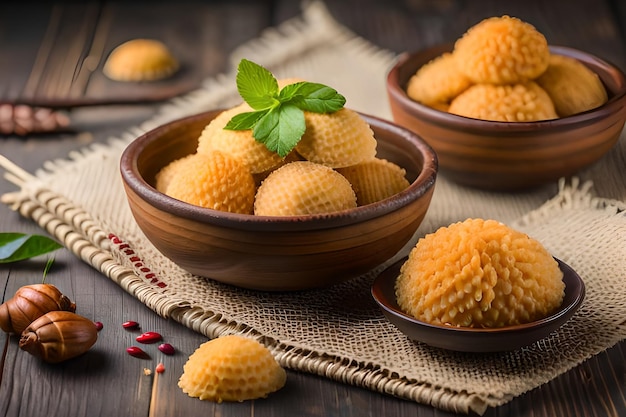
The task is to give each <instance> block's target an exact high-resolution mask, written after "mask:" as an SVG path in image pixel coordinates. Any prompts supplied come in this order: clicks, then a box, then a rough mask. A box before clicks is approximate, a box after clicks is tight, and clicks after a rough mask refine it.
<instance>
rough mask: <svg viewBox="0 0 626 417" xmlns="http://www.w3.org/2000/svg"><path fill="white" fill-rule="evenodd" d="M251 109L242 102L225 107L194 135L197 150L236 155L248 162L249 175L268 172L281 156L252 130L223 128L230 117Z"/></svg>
mask: <svg viewBox="0 0 626 417" xmlns="http://www.w3.org/2000/svg"><path fill="white" fill-rule="evenodd" d="M248 111H252V108H251V107H250V106H248V104H246V103H242V104H240V105H238V106H236V107H233V108H231V109H228V110H225V111H224V112H222V113H221V114H219V115H218V116H217V117H216V118H215V119H213V120H212V121H211V122H210V123H209V124H208V125H207V126H206V127H205V128H204V129H203V131H202V133H201V134H200V137H199V138H198V151H197V152H198V153H207V152H211V151H213V150H219V151H222V152H225V153H228V154H230V155H232V156H234V157H235V158H238V159H240V160H242V161H244V162H245V163H246V165H248V168H249V169H250V172H252V173H253V174H257V173H261V172H265V171H269V170H271V169H273V168H275V167H277V166H279V165H280V164H281V163H282V161H283V159H282V158H281V157H280V156H279V155H278V154H277V153H275V152H272V151H270V150H269V149H267V147H266V146H265V145H264V144H263V143H261V142H257V140H256V139H254V136H252V130H226V129H224V126H226V124H227V123H228V122H229V121H230V119H232V118H233V116H235V115H237V114H240V113H244V112H248Z"/></svg>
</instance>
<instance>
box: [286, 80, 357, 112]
mask: <svg viewBox="0 0 626 417" xmlns="http://www.w3.org/2000/svg"><path fill="white" fill-rule="evenodd" d="M278 99H279V100H280V101H281V102H282V103H285V102H287V101H288V102H290V103H293V104H295V105H296V106H298V107H299V108H300V109H302V110H305V111H310V112H314V113H333V112H336V111H338V110H340V109H341V108H342V107H343V106H344V104H346V98H345V97H344V96H342V95H341V94H339V93H338V92H337V90H335V89H334V88H330V87H328V86H326V85H324V84H319V83H310V82H306V81H305V82H299V83H295V84H290V85H286V86H285V87H284V88H283V89H282V90H280V93H279V97H278Z"/></svg>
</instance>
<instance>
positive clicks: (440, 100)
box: [407, 53, 472, 109]
mask: <svg viewBox="0 0 626 417" xmlns="http://www.w3.org/2000/svg"><path fill="white" fill-rule="evenodd" d="M471 84H472V82H471V81H470V79H469V78H467V76H465V74H464V73H463V72H461V70H460V69H459V67H458V66H457V61H456V60H455V59H454V57H453V56H452V54H451V53H445V54H443V55H440V56H439V57H437V58H435V59H433V60H432V61H430V62H429V63H427V64H426V65H424V66H423V67H421V68H420V69H419V70H418V71H417V72H416V73H415V74H414V75H413V76H412V77H411V78H409V83H408V85H407V95H408V96H409V97H410V98H412V99H413V100H415V101H418V102H420V103H422V104H425V105H427V106H431V107H434V108H437V109H440V108H441V106H442V105H445V103H449V102H450V101H451V100H452V99H453V98H454V97H456V96H458V95H459V94H461V93H462V92H463V91H465V90H466V89H467V88H468V87H469V86H470V85H471Z"/></svg>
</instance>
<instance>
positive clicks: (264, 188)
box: [254, 161, 357, 216]
mask: <svg viewBox="0 0 626 417" xmlns="http://www.w3.org/2000/svg"><path fill="white" fill-rule="evenodd" d="M356 205H357V204H356V195H355V194H354V190H353V189H352V186H351V184H350V182H349V181H348V180H347V179H346V178H345V177H344V176H343V175H341V174H340V173H338V172H337V171H335V170H333V169H332V168H330V167H327V166H325V165H320V164H316V163H314V162H310V161H296V162H291V163H289V164H286V165H283V166H282V167H280V168H278V169H277V170H276V171H274V172H272V173H271V174H270V175H268V176H267V178H266V179H265V180H264V181H263V183H262V184H261V186H260V187H259V188H258V190H257V193H256V198H255V201H254V214H255V215H258V216H300V215H308V214H323V213H331V212H334V211H340V210H346V209H350V208H354V207H356Z"/></svg>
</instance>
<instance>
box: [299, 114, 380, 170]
mask: <svg viewBox="0 0 626 417" xmlns="http://www.w3.org/2000/svg"><path fill="white" fill-rule="evenodd" d="M304 118H305V122H306V131H305V132H304V135H302V138H301V139H300V142H298V144H297V145H296V151H297V152H298V153H299V154H300V155H302V156H303V157H304V159H306V160H308V161H311V162H316V163H318V164H322V165H327V166H329V167H332V168H342V167H347V166H350V165H356V164H358V163H360V162H363V161H367V160H368V159H372V158H374V157H375V156H376V139H374V132H373V131H372V129H371V128H370V126H369V124H368V123H367V122H366V121H365V120H364V119H363V118H362V117H361V116H359V114H358V113H357V112H355V111H354V110H350V109H348V108H346V107H344V108H342V109H341V110H339V111H336V112H334V113H312V112H304Z"/></svg>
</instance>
